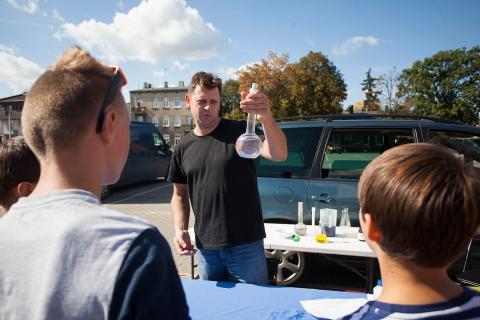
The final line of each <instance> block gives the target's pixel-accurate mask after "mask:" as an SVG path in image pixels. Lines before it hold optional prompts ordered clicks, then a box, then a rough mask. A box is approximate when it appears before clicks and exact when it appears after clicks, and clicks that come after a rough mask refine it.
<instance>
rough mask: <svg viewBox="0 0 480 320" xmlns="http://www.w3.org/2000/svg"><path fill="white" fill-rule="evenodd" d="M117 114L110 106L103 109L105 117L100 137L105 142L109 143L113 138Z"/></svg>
mask: <svg viewBox="0 0 480 320" xmlns="http://www.w3.org/2000/svg"><path fill="white" fill-rule="evenodd" d="M117 117H118V114H117V112H116V111H115V110H114V108H112V107H111V106H109V107H107V109H106V110H105V118H104V121H103V127H102V131H101V132H100V134H101V136H102V139H103V140H104V141H106V142H107V143H111V142H113V141H114V139H115V130H116V126H117V123H116V122H117V121H118V119H117Z"/></svg>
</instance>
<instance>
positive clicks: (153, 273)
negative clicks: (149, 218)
mask: <svg viewBox="0 0 480 320" xmlns="http://www.w3.org/2000/svg"><path fill="white" fill-rule="evenodd" d="M109 319H190V317H189V315H188V306H187V302H186V298H185V293H184V291H183V287H182V284H181V282H180V278H179V276H178V272H177V268H176V267H175V263H174V261H173V257H172V252H171V251H170V247H169V246H168V244H167V241H166V240H165V238H164V237H163V236H162V235H161V234H160V233H159V232H158V230H157V229H153V228H151V229H146V230H145V231H143V232H142V233H141V234H140V235H139V236H138V237H137V238H136V239H135V240H134V241H133V243H132V245H131V247H130V249H129V250H128V252H127V254H126V256H125V259H124V261H123V263H122V266H121V267H120V270H119V273H118V275H117V279H116V282H115V287H114V290H113V296H112V302H111V305H110V312H109Z"/></svg>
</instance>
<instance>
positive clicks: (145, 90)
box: [129, 86, 188, 93]
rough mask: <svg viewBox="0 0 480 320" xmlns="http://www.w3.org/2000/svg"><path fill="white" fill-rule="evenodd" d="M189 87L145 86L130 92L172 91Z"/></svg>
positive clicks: (184, 89)
mask: <svg viewBox="0 0 480 320" xmlns="http://www.w3.org/2000/svg"><path fill="white" fill-rule="evenodd" d="M187 90H188V87H185V86H184V87H158V88H143V89H137V90H130V91H129V92H130V93H146V92H152V93H154V92H172V91H187Z"/></svg>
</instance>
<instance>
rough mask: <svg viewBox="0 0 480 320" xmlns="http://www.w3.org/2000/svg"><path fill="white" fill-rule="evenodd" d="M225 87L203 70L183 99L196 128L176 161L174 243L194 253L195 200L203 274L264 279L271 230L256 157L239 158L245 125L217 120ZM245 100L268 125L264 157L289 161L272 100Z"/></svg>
mask: <svg viewBox="0 0 480 320" xmlns="http://www.w3.org/2000/svg"><path fill="white" fill-rule="evenodd" d="M220 92H221V81H220V79H218V78H216V77H215V76H213V75H212V74H210V73H205V72H198V73H196V74H195V75H194V76H193V78H192V81H191V82H190V86H189V89H188V94H187V95H186V98H185V101H186V105H187V107H188V108H190V110H191V113H192V117H193V121H194V123H195V128H194V130H193V131H192V132H191V133H190V134H189V135H187V136H186V137H184V138H183V139H182V141H181V142H180V143H179V144H177V146H176V147H175V151H174V155H173V158H172V162H171V165H170V173H169V177H168V180H169V181H170V182H172V183H173V184H174V189H173V196H172V201H171V204H172V211H173V216H174V224H175V237H174V242H175V245H176V248H177V250H178V252H179V253H180V254H182V255H191V254H194V253H195V249H194V248H193V246H192V243H191V240H190V236H189V235H188V231H187V229H188V220H189V216H190V204H189V200H190V202H191V205H192V208H193V212H194V214H195V227H194V228H195V243H196V246H197V248H198V265H199V273H200V278H202V279H205V280H215V281H234V282H247V283H255V284H266V283H267V268H266V262H265V256H264V250H263V238H265V229H264V226H263V218H262V209H261V205H260V197H259V194H258V187H257V180H256V172H255V162H254V160H252V159H245V158H241V157H240V156H239V155H238V154H237V152H236V150H235V142H236V140H237V138H238V137H239V136H240V135H241V134H242V133H244V132H245V128H246V122H244V121H242V122H240V121H232V120H226V119H221V118H220V117H219V111H220ZM242 99H243V100H242V101H241V103H240V107H241V108H242V110H243V111H245V112H253V113H255V114H256V115H257V118H258V120H260V121H261V122H262V125H263V128H264V135H265V140H264V141H263V150H262V153H261V155H262V156H263V157H265V158H267V159H269V160H273V161H283V160H285V159H286V157H287V143H286V139H285V135H284V134H283V132H282V130H281V129H280V128H279V127H278V126H277V125H276V122H275V120H274V119H273V117H272V114H271V112H270V104H269V101H268V99H267V97H266V96H265V95H264V94H263V93H261V92H257V93H249V94H247V93H246V92H242Z"/></svg>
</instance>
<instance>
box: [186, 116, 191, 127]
mask: <svg viewBox="0 0 480 320" xmlns="http://www.w3.org/2000/svg"><path fill="white" fill-rule="evenodd" d="M187 124H188V125H189V126H191V125H192V117H187Z"/></svg>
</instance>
